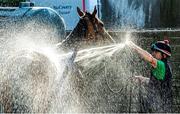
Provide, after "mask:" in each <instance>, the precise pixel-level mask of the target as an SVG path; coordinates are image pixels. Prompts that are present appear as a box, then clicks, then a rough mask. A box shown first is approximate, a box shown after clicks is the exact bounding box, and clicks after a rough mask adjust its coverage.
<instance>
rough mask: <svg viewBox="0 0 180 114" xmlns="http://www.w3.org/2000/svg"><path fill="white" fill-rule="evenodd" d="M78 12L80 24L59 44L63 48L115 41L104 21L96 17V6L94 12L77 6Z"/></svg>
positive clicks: (98, 44)
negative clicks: (85, 10) (106, 28)
mask: <svg viewBox="0 0 180 114" xmlns="http://www.w3.org/2000/svg"><path fill="white" fill-rule="evenodd" d="M77 12H78V15H79V17H80V20H79V22H78V24H77V25H76V27H75V28H74V30H73V31H72V32H71V33H70V34H69V35H68V36H67V38H66V39H65V40H64V41H62V43H60V44H58V46H61V47H63V49H64V48H65V49H73V48H78V49H81V48H87V47H93V46H102V45H105V44H112V43H115V41H114V40H113V38H112V37H111V36H110V35H109V34H108V32H107V31H106V30H105V28H104V24H103V22H102V21H101V20H100V19H99V18H97V17H96V14H97V9H96V7H94V11H93V12H92V13H89V12H83V11H82V10H81V9H80V8H79V7H77Z"/></svg>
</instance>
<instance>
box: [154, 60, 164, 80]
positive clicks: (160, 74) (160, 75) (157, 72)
mask: <svg viewBox="0 0 180 114" xmlns="http://www.w3.org/2000/svg"><path fill="white" fill-rule="evenodd" d="M152 73H153V75H154V76H155V77H156V78H157V79H158V80H164V78H165V64H164V62H162V61H160V60H157V66H156V68H154V69H153V70H152Z"/></svg>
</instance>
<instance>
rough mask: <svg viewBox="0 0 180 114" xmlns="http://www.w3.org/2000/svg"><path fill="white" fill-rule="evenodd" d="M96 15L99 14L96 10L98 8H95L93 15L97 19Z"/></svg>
mask: <svg viewBox="0 0 180 114" xmlns="http://www.w3.org/2000/svg"><path fill="white" fill-rule="evenodd" d="M96 14H97V9H96V6H95V7H94V11H93V13H92V15H93V16H94V17H95V16H96Z"/></svg>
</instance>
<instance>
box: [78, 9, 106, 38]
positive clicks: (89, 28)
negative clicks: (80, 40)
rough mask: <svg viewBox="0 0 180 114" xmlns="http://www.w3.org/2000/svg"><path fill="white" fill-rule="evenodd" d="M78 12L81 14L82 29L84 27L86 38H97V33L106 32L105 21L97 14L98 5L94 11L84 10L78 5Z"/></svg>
mask: <svg viewBox="0 0 180 114" xmlns="http://www.w3.org/2000/svg"><path fill="white" fill-rule="evenodd" d="M77 12H78V14H79V16H80V21H79V24H80V25H83V27H82V28H81V29H83V32H84V35H85V37H86V39H95V38H97V35H99V34H103V33H104V32H105V29H104V23H103V22H102V21H101V20H100V19H99V18H97V16H96V14H97V9H96V7H94V11H93V12H92V13H89V12H83V11H82V10H81V9H80V8H79V7H77Z"/></svg>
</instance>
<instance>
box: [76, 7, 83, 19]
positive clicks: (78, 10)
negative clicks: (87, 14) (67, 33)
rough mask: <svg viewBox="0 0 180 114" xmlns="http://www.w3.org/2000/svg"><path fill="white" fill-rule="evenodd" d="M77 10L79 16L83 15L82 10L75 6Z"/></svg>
mask: <svg viewBox="0 0 180 114" xmlns="http://www.w3.org/2000/svg"><path fill="white" fill-rule="evenodd" d="M77 12H78V14H79V16H80V17H82V16H84V12H83V11H82V10H81V9H80V8H79V7H77Z"/></svg>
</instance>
